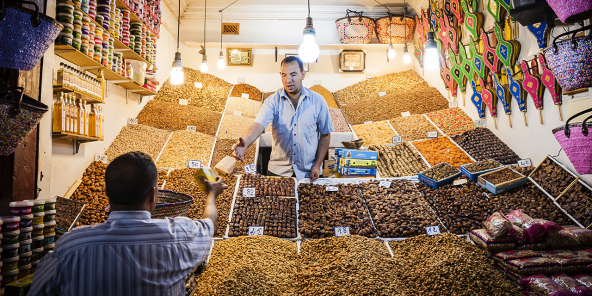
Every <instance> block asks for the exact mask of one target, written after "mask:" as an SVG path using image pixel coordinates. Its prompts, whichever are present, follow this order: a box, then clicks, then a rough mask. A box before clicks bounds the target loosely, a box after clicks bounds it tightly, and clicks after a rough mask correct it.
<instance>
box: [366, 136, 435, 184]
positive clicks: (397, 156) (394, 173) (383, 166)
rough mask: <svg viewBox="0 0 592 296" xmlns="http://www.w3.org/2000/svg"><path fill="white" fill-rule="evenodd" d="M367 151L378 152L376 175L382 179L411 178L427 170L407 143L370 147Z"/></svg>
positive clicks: (417, 154)
mask: <svg viewBox="0 0 592 296" xmlns="http://www.w3.org/2000/svg"><path fill="white" fill-rule="evenodd" d="M369 149H370V150H374V151H378V173H379V174H380V176H381V177H383V178H392V177H404V176H413V175H417V173H419V172H422V171H423V170H425V169H427V168H428V166H427V164H426V163H425V162H424V161H423V159H422V158H421V156H420V155H419V153H418V152H417V150H415V148H414V147H413V146H411V144H409V143H399V144H396V145H394V146H391V145H390V144H382V145H371V146H370V147H369Z"/></svg>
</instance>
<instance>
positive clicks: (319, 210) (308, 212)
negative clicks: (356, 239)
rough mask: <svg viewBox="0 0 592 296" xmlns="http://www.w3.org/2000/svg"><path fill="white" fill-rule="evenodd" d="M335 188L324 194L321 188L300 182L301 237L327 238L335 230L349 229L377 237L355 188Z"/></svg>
mask: <svg viewBox="0 0 592 296" xmlns="http://www.w3.org/2000/svg"><path fill="white" fill-rule="evenodd" d="M360 186H362V187H363V186H369V185H368V184H366V185H360ZM336 187H337V188H338V190H337V191H326V187H325V186H323V185H315V184H304V183H303V184H300V186H298V199H299V203H300V206H299V210H298V217H299V218H298V229H299V230H300V233H301V234H302V236H303V237H307V238H323V237H330V236H334V235H335V227H349V232H350V233H351V234H357V235H361V236H366V237H376V236H377V235H378V232H377V231H376V229H375V228H374V226H373V225H372V221H371V219H370V215H369V213H368V209H367V208H366V205H365V204H364V199H363V197H362V194H361V192H360V190H359V187H358V185H351V184H339V185H336Z"/></svg>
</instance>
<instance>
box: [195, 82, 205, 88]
mask: <svg viewBox="0 0 592 296" xmlns="http://www.w3.org/2000/svg"><path fill="white" fill-rule="evenodd" d="M194 86H195V87H197V88H202V87H203V83H201V82H196V83H195V84H194Z"/></svg>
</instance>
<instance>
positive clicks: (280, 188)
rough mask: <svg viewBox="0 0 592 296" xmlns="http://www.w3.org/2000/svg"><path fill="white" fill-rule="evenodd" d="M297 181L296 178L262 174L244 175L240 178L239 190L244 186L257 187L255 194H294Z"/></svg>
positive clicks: (258, 195) (257, 195)
mask: <svg viewBox="0 0 592 296" xmlns="http://www.w3.org/2000/svg"><path fill="white" fill-rule="evenodd" d="M295 186H296V182H295V181H294V178H286V177H267V176H262V175H260V174H256V175H243V176H242V177H241V180H240V185H239V192H240V193H242V192H243V188H248V187H255V196H256V197H263V196H290V197H292V196H294V188H295Z"/></svg>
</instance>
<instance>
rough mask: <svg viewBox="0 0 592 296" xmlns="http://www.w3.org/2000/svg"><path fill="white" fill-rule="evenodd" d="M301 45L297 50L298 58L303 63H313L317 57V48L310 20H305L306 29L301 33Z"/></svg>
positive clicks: (309, 18)
mask: <svg viewBox="0 0 592 296" xmlns="http://www.w3.org/2000/svg"><path fill="white" fill-rule="evenodd" d="M302 34H303V36H302V44H301V45H300V48H298V57H300V59H301V60H302V61H303V62H305V63H314V62H316V61H317V58H318V57H319V46H318V45H317V43H316V42H315V34H316V33H315V29H314V27H313V26H312V18H311V17H308V18H306V27H305V28H304V30H303V32H302Z"/></svg>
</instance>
